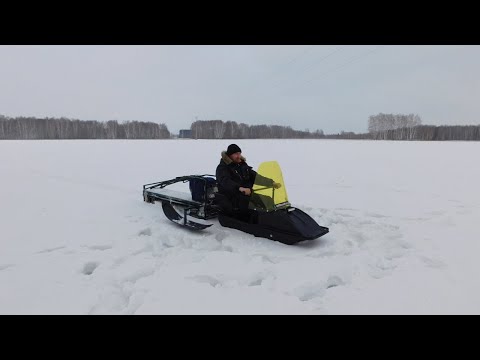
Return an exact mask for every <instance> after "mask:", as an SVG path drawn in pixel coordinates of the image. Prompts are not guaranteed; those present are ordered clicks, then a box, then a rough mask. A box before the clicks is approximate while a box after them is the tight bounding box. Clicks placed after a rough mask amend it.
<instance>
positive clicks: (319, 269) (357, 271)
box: [0, 140, 480, 314]
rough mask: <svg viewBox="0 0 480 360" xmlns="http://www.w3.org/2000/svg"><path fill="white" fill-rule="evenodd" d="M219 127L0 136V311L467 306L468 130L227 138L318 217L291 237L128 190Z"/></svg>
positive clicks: (193, 167) (172, 167) (206, 162)
mask: <svg viewBox="0 0 480 360" xmlns="http://www.w3.org/2000/svg"><path fill="white" fill-rule="evenodd" d="M230 142H231V141H223V140H222V141H206V140H164V141H122V140H116V141H106V140H104V141H102V140H99V141H82V140H76V141H0V179H1V187H0V249H1V251H0V313H1V314H432V313H433V314H453V313H468V314H472V313H473V314H480V261H479V260H478V258H479V256H480V255H479V254H480V226H479V225H480V188H479V186H480V166H479V165H478V154H480V143H473V142H438V143H434V142H380V141H379V142H370V141H345V140H338V141H336V140H261V141H258V140H257V141H255V140H236V141H234V142H235V143H237V144H238V145H239V146H240V147H241V148H242V150H243V154H244V156H245V157H246V158H247V162H248V163H249V164H250V165H252V166H253V167H254V168H256V167H257V166H258V165H259V164H260V163H261V162H262V161H267V160H277V161H278V162H279V164H280V166H281V167H282V171H283V176H284V180H285V183H286V188H287V192H288V196H289V200H290V202H291V203H292V204H293V205H295V206H297V207H299V208H301V209H303V210H304V211H306V212H307V213H309V214H310V215H311V216H312V217H313V218H314V219H315V220H316V221H317V222H318V223H319V224H320V225H323V226H327V227H329V228H330V233H329V234H327V235H325V236H324V237H321V238H319V239H317V240H314V241H311V242H304V243H300V244H297V245H294V246H287V245H283V244H281V243H277V242H272V241H270V240H267V239H261V238H255V237H253V236H251V235H248V234H245V233H242V232H239V231H237V230H233V229H228V228H223V227H221V226H220V225H219V224H218V221H216V220H213V221H212V222H214V224H215V225H214V226H212V227H210V228H208V229H207V230H205V231H203V232H197V233H195V232H191V231H187V230H184V229H182V228H180V227H179V226H178V225H176V224H174V223H172V222H170V221H169V220H167V219H166V218H165V216H164V215H163V212H162V209H161V207H160V205H158V204H155V205H151V204H147V203H145V202H143V198H142V185H143V184H146V183H150V182H155V181H160V180H166V179H169V178H173V177H175V176H179V175H187V174H204V173H210V174H214V173H215V167H216V165H217V164H218V162H219V159H220V152H221V150H223V149H226V147H227V146H228V144H229V143H230ZM186 186H187V185H185V189H186Z"/></svg>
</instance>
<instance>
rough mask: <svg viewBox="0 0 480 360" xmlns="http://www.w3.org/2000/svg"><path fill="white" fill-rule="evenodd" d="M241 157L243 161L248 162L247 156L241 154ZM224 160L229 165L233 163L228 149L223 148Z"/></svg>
mask: <svg viewBox="0 0 480 360" xmlns="http://www.w3.org/2000/svg"><path fill="white" fill-rule="evenodd" d="M240 159H242V161H243V162H247V159H245V158H244V157H243V155H242V156H240ZM222 160H223V162H224V163H225V164H227V165H230V164H231V163H232V159H230V157H229V156H228V155H227V151H226V150H223V151H222Z"/></svg>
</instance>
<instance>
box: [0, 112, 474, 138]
mask: <svg viewBox="0 0 480 360" xmlns="http://www.w3.org/2000/svg"><path fill="white" fill-rule="evenodd" d="M190 130H191V136H192V138H194V139H367V140H418V141H423V140H425V141H446V140H473V141H478V140H480V125H463V126H462V125H453V126H451V125H441V126H435V125H422V121H421V119H420V117H419V116H418V115H413V114H409V115H403V114H383V113H380V114H377V115H372V116H370V117H369V119H368V132H367V133H359V134H356V133H354V132H345V131H342V132H341V133H339V134H328V135H326V134H324V132H323V130H316V131H314V132H310V131H309V130H308V129H306V130H304V131H302V130H294V129H292V128H291V127H290V126H279V125H247V124H245V123H240V124H239V123H236V122H235V121H226V122H224V121H222V120H198V121H195V122H193V123H192V124H191V127H190ZM172 137H173V136H172V134H171V133H170V131H169V130H168V128H167V126H166V125H165V124H157V123H153V122H142V121H127V122H123V123H119V122H117V121H116V120H110V121H107V122H99V121H95V120H88V121H84V120H72V119H68V118H64V117H62V118H35V117H16V118H10V117H5V116H2V115H0V140H1V139H10V140H16V139H19V140H22V139H169V138H172Z"/></svg>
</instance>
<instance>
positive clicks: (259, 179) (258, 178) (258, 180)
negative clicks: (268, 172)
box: [250, 169, 273, 187]
mask: <svg viewBox="0 0 480 360" xmlns="http://www.w3.org/2000/svg"><path fill="white" fill-rule="evenodd" d="M250 174H252V176H253V183H254V184H257V185H261V186H268V187H270V186H273V180H272V179H269V178H266V177H265V176H262V175H258V173H257V172H256V171H255V170H253V169H250Z"/></svg>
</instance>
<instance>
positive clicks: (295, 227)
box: [143, 161, 329, 245]
mask: <svg viewBox="0 0 480 360" xmlns="http://www.w3.org/2000/svg"><path fill="white" fill-rule="evenodd" d="M257 174H258V175H260V176H257V177H256V180H255V184H254V185H253V188H252V190H253V191H252V194H251V196H250V200H249V205H248V208H249V215H248V217H247V218H246V217H245V216H242V217H240V216H235V215H233V214H227V213H225V212H224V211H222V209H221V208H220V206H219V205H218V199H219V198H220V197H221V196H224V195H222V194H220V193H218V186H217V181H216V177H215V175H211V174H204V175H186V176H179V177H176V178H174V179H170V180H165V181H160V182H156V183H150V184H145V185H143V200H144V201H145V202H147V203H151V204H154V203H155V202H161V204H162V208H163V212H164V214H165V216H166V217H167V218H168V219H169V220H171V221H172V222H174V223H176V224H178V225H181V226H183V227H185V228H187V229H190V230H195V231H199V230H204V229H206V228H208V227H210V226H212V225H213V224H211V223H208V222H207V220H209V219H214V218H218V221H219V223H220V225H222V226H224V227H228V228H232V229H237V230H240V231H243V232H245V233H249V234H252V235H254V236H255V237H262V238H267V239H270V240H274V241H279V242H281V243H284V244H288V245H293V244H295V243H298V242H301V241H305V240H314V239H317V238H319V237H321V236H323V235H325V234H327V233H328V232H329V229H328V228H327V227H324V226H320V225H319V224H317V222H316V221H315V220H314V219H313V218H312V217H310V216H309V215H308V214H306V213H305V212H303V211H302V210H300V209H299V208H296V207H293V206H292V205H291V203H290V202H289V200H288V197H287V191H286V188H285V184H284V181H283V175H282V172H281V170H280V166H279V164H278V163H277V162H276V161H266V162H263V163H261V164H260V166H259V167H258V171H257ZM265 179H268V181H267V182H266V181H265ZM187 182H188V183H189V190H190V191H189V192H184V191H175V190H171V188H170V189H166V187H167V186H170V185H173V184H177V183H187ZM273 184H276V186H273Z"/></svg>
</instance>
